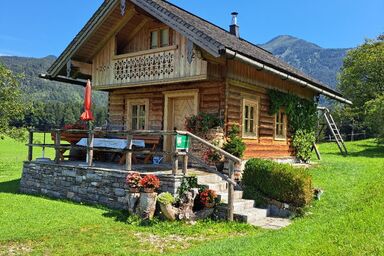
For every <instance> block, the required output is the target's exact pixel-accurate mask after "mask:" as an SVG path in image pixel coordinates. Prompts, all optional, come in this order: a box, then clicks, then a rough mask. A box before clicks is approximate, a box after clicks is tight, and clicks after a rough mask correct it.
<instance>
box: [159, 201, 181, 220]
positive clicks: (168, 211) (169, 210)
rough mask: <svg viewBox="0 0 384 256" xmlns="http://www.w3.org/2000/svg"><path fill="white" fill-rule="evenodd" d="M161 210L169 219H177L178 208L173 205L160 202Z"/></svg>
mask: <svg viewBox="0 0 384 256" xmlns="http://www.w3.org/2000/svg"><path fill="white" fill-rule="evenodd" d="M159 206H160V210H161V212H162V213H163V215H164V217H165V218H166V219H167V220H171V221H174V220H176V213H177V208H175V207H173V206H172V205H171V204H162V203H159Z"/></svg>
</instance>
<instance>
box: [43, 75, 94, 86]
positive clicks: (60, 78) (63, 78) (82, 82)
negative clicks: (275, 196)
mask: <svg viewBox="0 0 384 256" xmlns="http://www.w3.org/2000/svg"><path fill="white" fill-rule="evenodd" d="M39 77H40V78H42V79H46V80H50V81H56V82H62V83H68V84H76V85H81V86H83V87H85V86H86V84H87V80H83V79H74V78H71V77H66V76H51V75H47V74H40V75H39Z"/></svg>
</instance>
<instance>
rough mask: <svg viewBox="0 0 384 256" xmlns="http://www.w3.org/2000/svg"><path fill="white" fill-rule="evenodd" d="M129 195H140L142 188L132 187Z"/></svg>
mask: <svg viewBox="0 0 384 256" xmlns="http://www.w3.org/2000/svg"><path fill="white" fill-rule="evenodd" d="M129 193H140V188H137V187H130V188H129Z"/></svg>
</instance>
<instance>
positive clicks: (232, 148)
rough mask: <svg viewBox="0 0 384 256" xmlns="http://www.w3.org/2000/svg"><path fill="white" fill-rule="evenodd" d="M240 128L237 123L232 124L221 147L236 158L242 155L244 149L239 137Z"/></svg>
mask: <svg viewBox="0 0 384 256" xmlns="http://www.w3.org/2000/svg"><path fill="white" fill-rule="evenodd" d="M239 133H240V128H239V126H238V125H233V126H232V128H231V130H230V131H229V132H228V138H229V140H228V142H227V143H225V144H224V146H223V149H224V150H225V151H227V152H228V153H229V154H232V155H234V156H236V157H238V158H242V157H243V156H244V151H245V149H246V146H245V143H244V142H243V139H242V138H241V137H239Z"/></svg>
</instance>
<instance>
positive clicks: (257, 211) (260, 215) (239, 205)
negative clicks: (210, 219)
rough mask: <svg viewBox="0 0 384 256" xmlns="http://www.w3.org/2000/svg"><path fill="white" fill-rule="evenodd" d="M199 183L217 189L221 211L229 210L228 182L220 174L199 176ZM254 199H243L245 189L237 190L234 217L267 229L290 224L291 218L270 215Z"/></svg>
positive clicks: (224, 212)
mask: <svg viewBox="0 0 384 256" xmlns="http://www.w3.org/2000/svg"><path fill="white" fill-rule="evenodd" d="M197 179H198V183H199V184H200V185H205V186H207V187H208V188H209V189H212V190H214V191H216V193H217V194H218V196H219V198H220V201H221V203H222V204H221V205H220V206H219V212H220V213H222V214H223V215H225V214H226V211H227V203H228V189H227V182H226V181H224V180H222V179H221V177H220V176H218V175H216V174H212V173H206V174H203V175H202V174H200V175H198V176H197ZM254 203H255V202H254V201H253V200H249V199H243V191H239V190H236V191H235V193H234V219H235V220H237V221H239V222H245V223H248V224H251V225H254V226H257V227H261V228H265V229H280V228H283V227H286V226H288V225H289V224H290V220H289V219H283V218H274V217H269V213H268V209H261V208H255V207H254Z"/></svg>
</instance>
